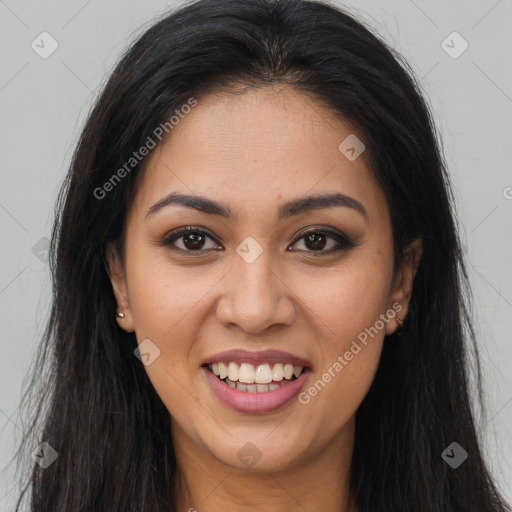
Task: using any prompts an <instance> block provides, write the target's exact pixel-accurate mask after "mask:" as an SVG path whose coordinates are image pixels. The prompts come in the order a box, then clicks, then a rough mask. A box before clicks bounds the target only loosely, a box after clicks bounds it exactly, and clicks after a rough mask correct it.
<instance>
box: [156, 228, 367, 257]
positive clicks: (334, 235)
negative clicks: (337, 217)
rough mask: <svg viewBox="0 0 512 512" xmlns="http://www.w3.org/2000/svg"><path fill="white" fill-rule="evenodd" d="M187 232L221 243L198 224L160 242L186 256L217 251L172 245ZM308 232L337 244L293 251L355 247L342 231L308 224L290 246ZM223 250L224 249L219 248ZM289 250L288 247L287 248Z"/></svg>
mask: <svg viewBox="0 0 512 512" xmlns="http://www.w3.org/2000/svg"><path fill="white" fill-rule="evenodd" d="M188 233H200V234H203V235H205V236H207V237H208V238H210V239H211V240H213V241H214V242H215V243H216V244H218V245H222V244H221V243H220V242H219V241H218V240H217V237H216V236H214V235H213V234H212V233H211V232H210V231H209V230H208V229H206V228H203V227H200V226H190V225H189V226H183V227H181V228H178V229H176V230H175V231H173V232H171V233H169V234H168V235H166V236H165V237H164V238H163V240H162V241H161V243H162V244H163V245H165V246H171V247H172V249H171V250H173V251H176V252H179V253H182V254H186V255H187V256H200V255H201V254H205V253H206V254H210V253H211V252H213V251H218V250H219V249H199V250H197V251H192V250H188V251H187V250H184V249H181V248H179V247H176V246H174V245H173V244H174V242H175V241H176V240H178V239H179V238H181V237H182V236H184V235H186V234H188ZM310 233H320V234H323V235H326V236H327V237H328V238H331V239H333V240H334V241H335V242H336V243H337V244H338V245H337V247H334V248H330V249H328V250H326V251H324V250H319V251H305V250H298V251H293V252H299V253H306V254H311V255H313V256H324V255H325V256H327V255H329V254H334V253H337V252H340V251H342V250H346V249H351V248H353V247H356V246H357V245H359V244H357V243H356V242H354V241H353V240H352V238H351V237H349V236H348V235H346V234H345V233H343V232H342V231H338V230H334V229H332V228H327V227H322V226H308V227H306V228H304V229H302V230H301V231H300V232H299V233H298V234H297V235H296V236H295V239H294V241H293V242H292V243H291V246H293V245H295V244H296V243H297V242H299V241H300V240H302V239H303V238H304V237H306V236H307V235H308V234H310ZM221 250H224V249H221ZM287 250H289V249H287Z"/></svg>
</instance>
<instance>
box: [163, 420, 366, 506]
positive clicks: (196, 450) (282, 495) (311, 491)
mask: <svg viewBox="0 0 512 512" xmlns="http://www.w3.org/2000/svg"><path fill="white" fill-rule="evenodd" d="M172 425H173V428H172V435H173V443H174V446H175V452H176V461H177V468H178V469H177V473H176V475H175V477H174V482H173V490H172V491H173V502H174V503H175V504H176V505H177V506H176V511H177V512H194V511H196V512H206V511H208V512H225V511H226V510H230V511H233V512H238V511H240V512H241V511H246V510H248V509H250V510H265V512H296V511H297V510H303V511H306V510H307V511H308V512H325V511H326V510H332V511H336V512H357V509H356V507H355V505H354V503H353V501H352V499H351V497H350V493H349V485H348V482H349V469H350V460H351V456H352V449H353V444H354V421H353V420H352V421H351V422H350V423H349V424H347V425H345V427H344V429H343V430H342V431H341V432H339V433H338V435H337V437H335V438H333V440H332V442H331V443H329V444H328V445H326V446H324V447H323V448H322V449H321V450H320V451H316V452H315V454H314V455H312V456H311V455H310V456H303V457H300V456H299V457H297V459H296V460H294V461H292V462H290V464H288V465H287V467H286V468H280V469H278V470H275V471H274V470H271V469H270V468H267V469H263V470H259V471H258V470H257V469H256V467H255V468H253V469H245V468H239V467H234V466H231V465H228V464H225V463H223V462H222V461H220V460H219V459H218V458H216V457H214V456H213V455H212V454H211V453H210V452H209V451H207V450H206V449H205V448H201V447H200V446H199V445H198V443H195V442H194V441H193V440H192V439H190V438H189V437H188V436H187V434H186V433H185V432H184V431H183V430H181V429H180V427H179V426H178V425H176V424H175V422H172Z"/></svg>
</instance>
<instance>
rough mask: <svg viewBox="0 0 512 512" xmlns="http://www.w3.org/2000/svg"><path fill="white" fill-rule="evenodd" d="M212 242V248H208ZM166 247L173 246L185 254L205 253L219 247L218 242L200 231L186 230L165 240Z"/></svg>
mask: <svg viewBox="0 0 512 512" xmlns="http://www.w3.org/2000/svg"><path fill="white" fill-rule="evenodd" d="M208 240H210V241H211V242H210V246H208ZM163 243H164V244H165V245H172V246H174V247H175V248H176V249H177V250H180V251H185V252H205V251H207V250H211V249H215V248H217V247H218V244H217V242H215V240H213V238H212V237H210V236H209V235H208V234H207V233H205V232H204V231H202V230H200V229H191V228H186V229H182V230H180V231H178V232H175V233H173V234H171V235H170V236H168V237H167V238H165V240H163Z"/></svg>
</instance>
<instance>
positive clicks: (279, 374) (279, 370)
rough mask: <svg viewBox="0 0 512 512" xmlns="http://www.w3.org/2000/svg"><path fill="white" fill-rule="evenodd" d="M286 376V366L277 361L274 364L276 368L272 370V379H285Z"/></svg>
mask: <svg viewBox="0 0 512 512" xmlns="http://www.w3.org/2000/svg"><path fill="white" fill-rule="evenodd" d="M283 377H284V366H283V365H282V364H281V363H277V364H275V365H274V369H273V370H272V380H277V381H279V380H283Z"/></svg>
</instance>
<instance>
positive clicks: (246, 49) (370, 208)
mask: <svg viewBox="0 0 512 512" xmlns="http://www.w3.org/2000/svg"><path fill="white" fill-rule="evenodd" d="M57 213H58V215H57V220H56V223H55V226H54V231H53V236H52V256H51V266H52V271H53V276H54V299H53V307H52V314H51V318H50V321H49V324H48V327H47V331H46V334H45V338H44V343H43V345H42V350H41V355H40V357H41V360H40V364H39V365H38V367H39V368H43V367H44V365H45V364H46V363H50V372H49V374H48V375H49V388H48V389H43V391H42V392H41V402H40V403H39V406H38V410H37V415H34V421H33V424H32V430H33V431H34V432H41V436H40V437H39V438H38V440H39V442H44V443H47V444H41V446H40V447H39V450H40V453H39V454H36V455H35V456H34V458H35V459H37V457H39V458H40V459H41V460H42V461H45V462H44V463H42V462H41V460H40V461H39V463H38V464H36V465H35V466H34V469H33V471H32V474H31V480H30V482H28V484H27V487H26V488H25V492H27V491H28V490H30V492H31V495H32V498H31V507H32V510H34V511H38V512H45V511H50V510H51V511H55V510H66V511H84V512H85V511H92V510H94V511H114V510H116V511H117V510H123V511H135V510H136V511H142V510H144V511H151V512H154V511H170V510H175V511H180V512H181V511H186V510H188V511H193V510H197V511H199V512H202V511H208V512H217V511H221V510H222V511H224V510H233V511H235V510H236V511H238V510H265V511H271V512H277V511H280V512H284V511H295V510H307V511H310V512H314V511H320V510H322V511H325V510H329V511H343V512H349V511H350V512H366V511H368V512H369V511H379V512H382V511H386V512H388V511H389V512H391V511H392V512H397V511H415V512H418V511H419V512H422V511H425V512H427V511H428V512H440V511H443V512H450V511H453V512H455V511H465V512H471V511H474V512H482V511H486V512H487V511H489V512H491V511H492V512H494V511H505V510H510V509H509V508H508V506H507V505H506V504H505V503H504V501H503V499H502V498H501V497H500V495H499V493H498V491H497V489H496V487H495V485H494V483H493V481H492V478H491V476H490V474H489V472H488V470H487V468H486V465H485V463H484V460H483V457H482V453H481V450H480V447H479V441H478V439H477V434H476V428H475V423H474V419H473V412H472V410H471V406H470V397H469V387H468V374H467V371H468V370H467V357H468V349H475V351H476V345H475V339H474V334H473V330H472V327H471V322H470V319H469V315H468V311H469V298H468V295H469V294H468V293H467V276H466V271H465V267H464V261H463V257H462V253H461V248H460V244H459V239H458V234H457V230H456V225H455V222H454V215H455V213H454V211H453V206H452V199H451V188H450V183H449V178H448V174H447V171H446V169H445V166H444V162H443V159H442V156H441V154H440V151H439V148H438V145H437V142H436V136H435V130H434V126H433V122H432V119H431V116H430V113H429V110H428V107H427V106H426V104H425V102H424V100H423V99H422V97H421V95H420V93H419V90H418V87H417V85H416V83H415V81H414V78H413V77H412V75H411V74H410V73H409V72H408V71H407V67H406V65H405V64H404V63H401V62H400V60H399V57H397V56H394V55H393V53H392V51H391V50H390V49H388V48H387V47H386V46H385V45H384V44H383V42H382V41H380V40H379V39H378V38H377V37H376V36H375V35H373V34H372V33H371V32H370V31H369V30H368V29H366V28H365V27H364V26H363V25H361V24H360V23H359V22H357V21H355V20H354V19H353V18H352V17H350V16H349V15H347V14H345V13H343V12H341V11H339V10H337V9H335V8H333V7H330V6H328V5H326V4H322V3H318V2H308V1H299V0H289V1H288V0H286V1H271V0H234V1H229V2H226V1H224V0H210V1H206V0H200V1H198V2H195V3H193V4H190V5H187V6H186V7H183V8H182V9H180V10H178V11H177V12H175V13H173V14H171V15H169V16H167V17H166V18H164V19H163V20H162V21H160V22H159V23H157V24H155V25H154V26H153V27H151V28H150V29H149V30H148V31H147V32H146V33H145V34H143V35H142V36H141V37H140V38H139V40H138V41H136V42H135V43H134V44H133V46H132V47H131V48H130V49H129V51H128V52H127V53H126V54H125V56H124V57H123V58H122V60H121V61H120V63H119V64H118V66H117V67H116V69H115V70H114V72H113V74H112V76H111V77H110V80H109V81H108V83H107V85H106V86H105V89H104V91H103V93H102V94H101V96H100V97H99V99H98V101H97V103H96V105H95V107H94V108H93V110H92V112H91V114H90V116H89V119H88V121H87V123H86V126H85V128H84V131H83V134H82V136H81V139H80V142H79V144H78V147H77V150H76V152H75V154H74V158H73V161H72V165H71V169H70V171H69V174H68V177H67V179H66V182H65V184H64V186H63V189H62V192H61V195H60V198H59V203H58V212H57ZM467 344H469V345H467ZM477 362H478V359H477ZM477 368H478V365H477ZM477 377H479V376H478V375H477ZM34 378H36V377H34ZM479 382H480V381H478V383H479ZM43 399H44V400H43ZM44 407H47V411H46V409H45V408H44ZM43 410H45V415H43V416H42V418H43V419H42V420H38V419H37V416H38V415H39V414H40V412H41V411H43ZM38 421H42V427H39V426H38ZM50 461H51V462H50ZM24 494H25V493H24ZM22 499H23V495H22V496H21V497H20V501H19V503H18V505H19V504H20V503H21V501H22Z"/></svg>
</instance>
